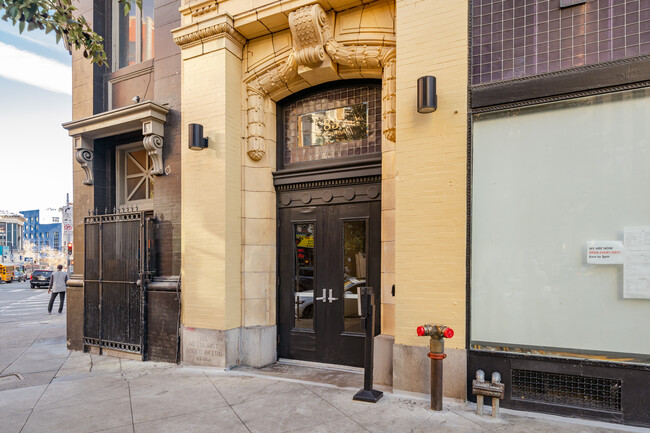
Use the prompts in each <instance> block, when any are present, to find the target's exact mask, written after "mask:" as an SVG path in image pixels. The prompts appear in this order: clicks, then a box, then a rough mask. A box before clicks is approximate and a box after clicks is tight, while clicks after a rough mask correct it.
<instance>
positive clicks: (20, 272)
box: [14, 265, 27, 281]
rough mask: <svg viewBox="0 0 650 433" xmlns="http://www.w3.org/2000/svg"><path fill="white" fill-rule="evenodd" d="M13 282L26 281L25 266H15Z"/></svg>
mask: <svg viewBox="0 0 650 433" xmlns="http://www.w3.org/2000/svg"><path fill="white" fill-rule="evenodd" d="M14 280H16V281H27V273H26V272H25V266H23V265H16V268H15V269H14Z"/></svg>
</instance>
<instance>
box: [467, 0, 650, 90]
mask: <svg viewBox="0 0 650 433" xmlns="http://www.w3.org/2000/svg"><path fill="white" fill-rule="evenodd" d="M647 54H650V0H587V2H586V3H584V4H581V5H576V6H571V7H568V8H564V9H560V0H473V1H472V84H475V85H476V84H485V83H491V82H496V81H502V80H509V79H513V78H519V77H526V76H531V75H536V74H544V73H547V72H555V71H559V70H564V69H569V68H574V67H578V66H584V65H593V64H596V63H602V62H608V61H612V60H620V59H625V58H630V57H635V56H640V55H647Z"/></svg>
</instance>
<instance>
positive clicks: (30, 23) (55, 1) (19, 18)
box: [0, 0, 142, 66]
mask: <svg viewBox="0 0 650 433" xmlns="http://www.w3.org/2000/svg"><path fill="white" fill-rule="evenodd" d="M119 1H120V3H122V4H124V13H125V14H128V13H129V10H130V9H131V5H132V4H135V5H136V6H137V7H138V8H142V0H119ZM76 10H77V8H76V7H74V6H73V5H72V0H0V14H2V16H0V18H2V19H3V20H5V21H11V23H12V24H13V25H14V26H15V25H16V23H17V24H18V30H19V31H20V33H22V32H23V31H24V30H25V27H27V30H28V31H31V30H37V29H38V30H44V31H45V33H50V32H54V33H55V34H56V42H57V43H58V42H59V41H60V40H61V39H63V41H64V44H65V45H66V48H67V49H68V50H72V49H73V48H74V49H75V50H83V55H84V57H85V58H87V59H90V61H91V62H92V63H96V64H98V65H100V66H101V65H104V64H105V63H106V60H107V59H106V52H105V51H104V38H102V37H101V36H99V35H98V34H97V33H95V32H94V31H93V30H92V28H91V27H90V25H89V24H88V22H87V21H86V19H85V18H84V17H83V16H82V15H80V14H78V13H75V11H76Z"/></svg>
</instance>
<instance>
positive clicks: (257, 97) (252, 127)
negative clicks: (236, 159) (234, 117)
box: [246, 87, 266, 161]
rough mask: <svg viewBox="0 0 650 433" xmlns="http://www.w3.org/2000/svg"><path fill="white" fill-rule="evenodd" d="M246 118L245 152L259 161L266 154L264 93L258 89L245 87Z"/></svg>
mask: <svg viewBox="0 0 650 433" xmlns="http://www.w3.org/2000/svg"><path fill="white" fill-rule="evenodd" d="M246 99H247V101H246V105H247V106H246V119H247V134H246V135H247V136H246V144H247V149H246V153H247V154H248V157H249V158H250V159H252V160H253V161H259V160H261V159H262V158H264V155H265V154H266V146H265V142H264V141H265V140H264V134H265V130H266V125H265V123H264V104H265V102H266V101H265V99H266V97H265V95H263V94H262V93H261V92H260V91H258V90H256V89H254V88H252V87H248V88H247V89H246Z"/></svg>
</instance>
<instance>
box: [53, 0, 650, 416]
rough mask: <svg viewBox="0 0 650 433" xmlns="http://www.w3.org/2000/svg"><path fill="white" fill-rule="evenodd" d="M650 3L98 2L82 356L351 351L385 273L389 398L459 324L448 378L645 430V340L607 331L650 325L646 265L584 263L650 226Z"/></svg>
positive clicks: (77, 309)
mask: <svg viewBox="0 0 650 433" xmlns="http://www.w3.org/2000/svg"><path fill="white" fill-rule="evenodd" d="M614 3H616V4H614ZM645 3H646V2H645V1H635V2H632V1H627V2H625V6H624V12H620V7H619V6H618V2H611V1H601V0H589V1H586V2H585V1H582V2H580V1H565V0H548V1H547V0H538V1H533V0H531V1H525V2H524V1H523V0H522V1H521V2H520V1H515V0H480V1H479V0H476V1H472V2H460V3H459V2H458V1H443V2H436V7H431V2H411V1H405V0H398V1H390V0H377V1H372V2H362V1H357V0H323V1H318V2H314V1H306V0H305V1H302V0H298V1H296V0H294V1H273V2H271V1H268V2H265V1H262V2H257V3H255V4H252V3H250V2H246V1H241V0H227V1H215V0H211V1H189V2H174V1H171V2H156V3H155V4H154V3H153V2H151V3H148V2H147V1H144V2H143V8H142V10H136V11H131V13H132V14H134V17H135V18H134V19H130V18H129V19H128V20H126V19H124V18H122V15H121V14H120V7H121V6H120V5H119V3H117V2H110V1H105V2H90V1H82V2H81V7H80V12H81V13H83V14H84V16H86V18H87V19H88V20H89V22H92V23H93V25H94V28H95V29H97V30H98V31H100V33H101V34H103V35H104V36H105V39H106V40H107V50H108V56H109V59H110V64H111V69H110V70H108V69H106V68H101V67H97V66H91V65H90V64H89V63H88V62H87V61H86V60H85V59H84V58H83V57H82V56H81V55H80V53H73V71H74V83H73V119H72V121H71V122H68V123H66V124H65V125H64V127H65V128H66V129H67V130H68V131H69V133H70V135H71V136H72V138H73V145H74V148H75V161H76V164H75V171H74V186H75V192H74V202H75V209H74V224H73V225H74V232H75V238H76V239H77V245H76V247H75V255H74V257H75V263H76V266H75V275H73V278H72V279H71V282H70V284H71V287H70V295H69V307H68V341H69V347H70V348H72V349H78V350H88V351H95V352H103V353H111V354H116V355H119V356H132V357H137V358H138V359H164V360H171V361H180V362H183V363H187V364H192V365H210V366H220V367H232V366H237V365H247V366H254V367H262V366H265V365H268V364H271V363H273V362H275V361H276V360H278V359H279V358H289V359H299V360H303V361H311V362H317V363H325V364H343V365H351V366H361V365H363V330H362V329H361V327H360V320H359V311H358V309H357V308H356V307H357V305H358V304H357V302H358V299H359V296H360V288H361V287H362V286H371V287H373V288H374V289H375V290H376V300H377V309H376V310H377V326H376V329H375V334H376V336H375V361H374V362H375V379H376V382H378V383H381V384H384V385H387V386H391V387H392V389H393V391H394V392H400V393H414V394H427V393H428V392H429V389H430V388H429V371H430V369H429V368H430V367H429V362H430V361H429V358H428V357H427V352H428V340H427V339H424V338H421V337H418V336H417V335H416V332H415V330H416V327H417V326H418V325H422V324H425V323H433V324H443V325H447V326H450V327H451V328H453V329H454V331H455V336H454V337H453V338H451V339H449V340H448V341H447V342H446V354H447V358H446V359H445V361H444V368H445V375H444V390H445V395H446V396H448V397H454V398H458V399H463V400H465V399H472V398H473V397H472V396H471V379H472V378H473V376H474V372H475V371H476V370H477V369H479V368H481V369H484V370H486V373H487V374H488V375H489V374H490V373H492V372H494V371H498V372H500V373H501V375H502V377H503V378H504V382H505V384H506V389H507V393H508V397H507V398H506V399H505V401H504V404H505V405H506V406H508V407H514V408H522V409H531V410H541V411H547V412H556V413H557V412H560V413H567V412H570V413H572V414H576V413H577V414H579V415H580V416H586V417H596V418H600V419H608V420H611V421H616V422H623V423H632V424H642V425H643V424H648V423H649V420H648V419H647V414H645V412H643V410H641V409H639V406H635V403H633V402H634V401H635V400H634V396H635V395H637V396H638V393H639V392H640V390H642V389H645V388H643V386H644V385H643V384H644V383H645V384H647V382H648V380H649V373H648V371H649V369H648V363H647V360H648V355H649V354H650V352H649V350H648V348H645V346H644V344H645V343H646V342H647V341H650V339H648V338H647V336H648V335H647V331H641V332H637V333H633V332H630V333H629V334H626V336H625V338H620V336H617V335H615V333H616V332H617V328H616V326H614V323H617V321H624V320H628V319H629V322H626V324H625V327H626V328H625V329H626V330H630V331H631V329H632V328H635V329H637V330H639V329H643V330H647V329H650V327H648V326H647V325H648V317H650V316H648V315H647V314H644V312H645V311H646V310H647V300H644V299H643V293H645V292H644V290H645V289H644V288H643V287H642V281H643V275H645V274H644V269H645V268H644V267H643V266H644V265H643V264H642V263H641V264H639V263H637V262H634V263H635V264H632V265H630V264H627V265H624V266H627V267H628V270H631V271H630V272H628V273H627V275H628V276H629V277H630V278H628V279H627V280H625V281H624V282H621V281H620V278H619V277H618V276H619V275H620V274H619V273H620V272H623V271H620V269H619V267H620V266H619V267H617V266H616V265H614V266H612V265H611V264H610V265H609V266H607V265H596V264H592V263H591V262H587V259H586V254H587V247H588V245H590V246H592V247H594V248H597V247H598V246H600V247H603V245H605V244H602V243H600V244H599V243H598V241H608V242H609V241H611V242H613V243H612V244H611V245H614V246H618V245H619V244H617V243H616V242H619V243H620V244H621V245H622V244H623V242H624V241H625V243H627V244H630V242H632V243H634V242H637V243H639V242H640V243H641V244H643V241H641V240H639V239H645V238H644V236H645V235H644V233H646V231H645V229H644V227H645V226H644V222H643V217H644V216H647V210H646V209H645V208H644V206H645V205H644V204H643V201H642V200H641V201H639V200H637V201H634V200H631V199H632V198H633V197H637V196H638V195H640V194H641V191H640V190H639V188H642V185H643V179H644V178H645V176H647V175H646V174H645V172H643V170H642V167H643V166H644V164H645V162H646V161H647V158H646V157H647V156H648V155H647V152H645V151H644V150H643V145H642V143H643V137H644V136H645V135H644V134H645V133H644V131H643V130H642V128H644V127H645V125H644V123H643V122H641V121H640V119H641V118H642V117H643V115H644V113H645V111H644V110H645V108H644V105H643V104H644V101H645V100H644V97H645V96H644V95H645V90H644V86H646V85H647V83H648V81H647V78H646V76H645V75H644V74H645V72H644V71H645V70H646V69H647V68H645V67H644V65H645V63H644V62H647V61H648V60H647V58H646V57H644V55H645V53H646V51H645V50H647V47H646V46H645V43H646V42H647V38H648V35H647V33H646V32H645V31H644V25H645V24H643V23H644V22H646V21H644V20H647V19H648V16H647V9H648V7H646V6H645ZM635 5H636V6H637V9H634V7H635ZM626 8H629V9H626ZM621 14H622V15H621ZM635 14H636V15H635ZM621 16H624V19H623V21H622V24H621V18H620V17H621ZM634 17H636V21H634ZM594 23H596V24H594ZM153 24H155V31H153V28H154V25H153ZM594 25H596V27H594ZM131 27H133V28H131ZM431 29H435V34H432V32H431ZM594 32H595V33H594ZM621 34H622V35H623V36H621ZM134 35H135V36H134ZM621 38H622V39H623V41H621V40H620V39H621ZM635 38H636V39H635ZM131 39H134V40H131ZM125 41H129V43H126V42H125ZM635 41H636V42H635ZM621 43H623V48H621V47H620V46H619V45H620V44H621ZM594 44H595V46H594ZM608 44H609V45H608ZM607 47H609V48H607ZM621 49H623V51H621ZM581 50H582V51H581ZM422 76H435V77H436V82H437V89H435V90H436V96H437V107H434V109H433V110H428V111H429V114H421V113H420V112H418V98H417V94H418V88H417V82H418V78H420V77H422ZM435 108H437V109H435ZM431 111H433V112H431ZM594 125H598V127H597V128H596V127H595V126H594ZM621 125H624V126H623V127H621ZM639 128H641V129H639ZM553 131H556V132H553ZM621 131H624V132H625V133H624V134H623V133H622V132H621ZM614 135H616V137H617V139H613V138H614ZM623 137H624V138H625V140H623ZM622 141H625V143H622ZM531 192H532V194H531ZM606 203H607V204H606ZM614 223H616V227H617V228H615V227H614ZM621 227H622V228H621ZM617 230H618V231H617ZM628 232H629V233H628ZM623 234H625V236H626V237H628V236H631V237H630V240H629V241H628V240H627V238H626V239H625V240H624V239H622V236H623ZM80 239H83V242H82V241H80ZM632 239H633V240H632ZM589 241H595V243H590V244H588V243H587V242H589ZM607 245H610V244H607ZM630 245H632V244H630ZM635 245H636V244H635ZM643 245H645V244H643ZM643 245H640V246H639V245H637V246H639V248H637V249H636V250H635V251H640V250H642V249H643V248H641V247H642V246H643ZM118 246H119V248H118ZM595 251H596V250H595ZM100 252H101V254H100ZM628 255H629V256H630V257H631V256H632V255H630V254H628ZM628 255H625V257H628ZM641 256H642V257H646V256H644V255H643V254H640V255H637V256H635V257H636V259H635V260H637V261H638V260H641V261H642V260H644V259H642V258H640V257H641ZM601 258H602V257H601ZM590 260H591V259H590ZM115 261H117V262H119V263H121V264H120V266H113V265H112V264H114V263H115ZM643 263H644V262H643ZM630 266H632V267H631V268H630ZM635 275H636V277H634V276H635ZM639 275H641V276H639ZM109 277H111V278H112V277H115V278H114V279H112V280H111V279H110V278H109ZM118 277H124V278H118ZM637 277H638V278H637ZM108 280H110V281H118V282H119V284H118V283H114V284H113V283H106V282H105V281H108ZM138 281H140V282H141V283H138ZM628 283H629V284H628ZM125 300H129V301H128V302H127V301H125ZM98 303H103V304H102V305H104V307H102V311H103V312H104V314H106V313H108V314H111V313H110V309H111V308H115V313H114V314H116V315H118V314H119V313H118V312H119V311H123V310H124V308H127V309H130V311H131V310H132V311H133V312H134V315H132V316H129V317H138V318H139V319H140V320H139V321H138V320H136V321H133V322H131V321H129V320H127V319H124V320H122V323H123V324H124V326H122V327H115V326H114V324H115V323H120V319H119V317H118V318H117V319H118V320H112V322H111V323H112V324H109V323H104V322H103V321H102V316H101V315H97V314H95V311H96V305H98ZM120 303H122V304H120ZM118 304H119V308H117V307H116V306H117V305H118ZM604 305H607V308H605V307H604ZM127 322H128V323H127ZM576 323H579V326H576ZM644 332H645V334H644ZM644 338H645V340H644ZM625 377H633V378H634V381H635V382H634V383H632V384H630V381H628V380H624V378H625ZM556 383H562V384H567V385H566V386H565V385H562V386H565V388H571V389H578V390H579V391H577V396H573V397H570V398H564V399H563V400H556V401H549V399H552V398H554V397H557V396H558V395H567V393H568V390H567V389H564V388H562V387H559V388H558V387H556V385H555V384H556ZM596 385H598V386H599V387H600V388H598V386H596ZM554 387H555V388H554ZM595 388H598V391H596V392H594V391H593V390H592V389H595ZM549 390H550V391H549ZM602 402H606V403H602Z"/></svg>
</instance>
